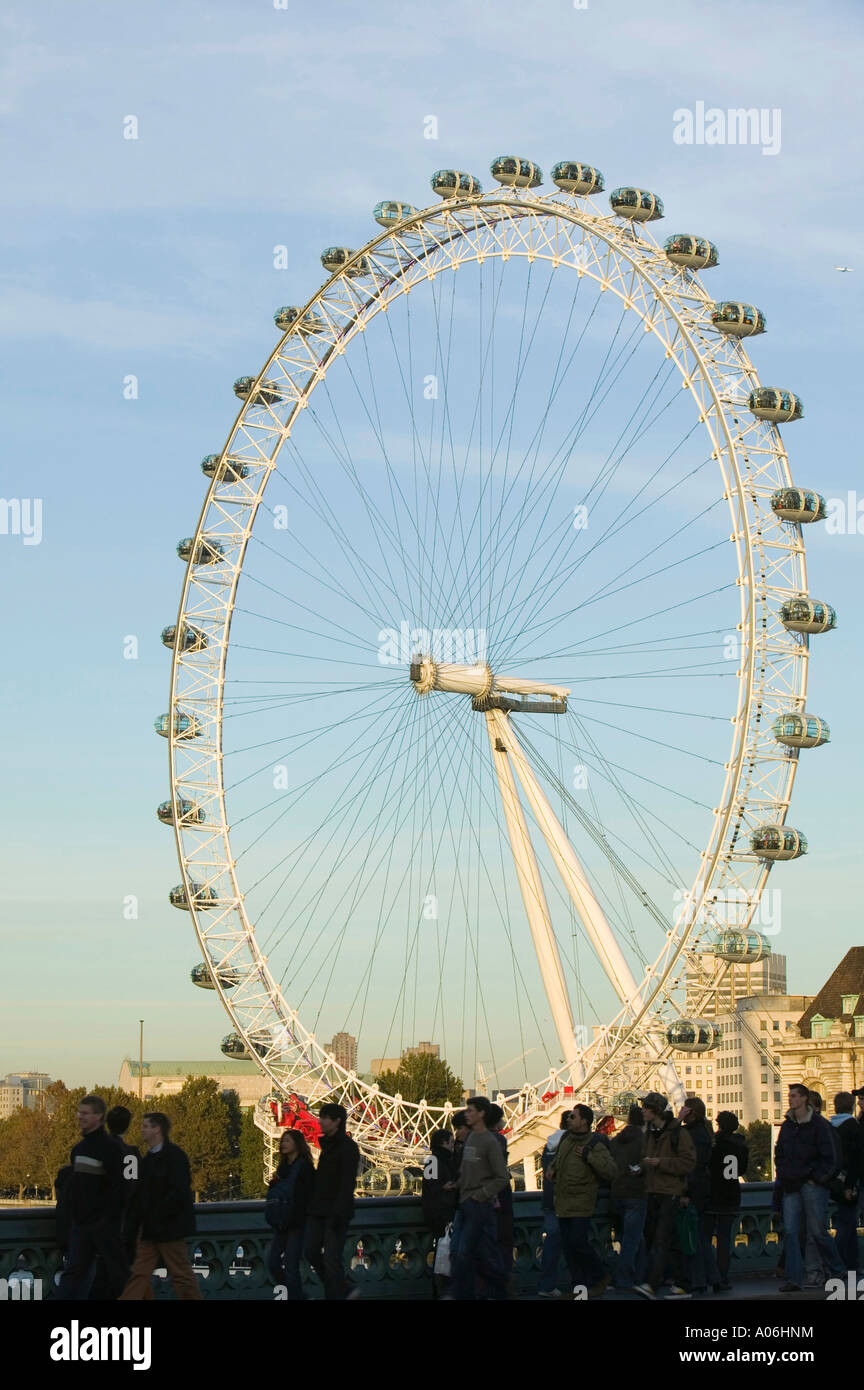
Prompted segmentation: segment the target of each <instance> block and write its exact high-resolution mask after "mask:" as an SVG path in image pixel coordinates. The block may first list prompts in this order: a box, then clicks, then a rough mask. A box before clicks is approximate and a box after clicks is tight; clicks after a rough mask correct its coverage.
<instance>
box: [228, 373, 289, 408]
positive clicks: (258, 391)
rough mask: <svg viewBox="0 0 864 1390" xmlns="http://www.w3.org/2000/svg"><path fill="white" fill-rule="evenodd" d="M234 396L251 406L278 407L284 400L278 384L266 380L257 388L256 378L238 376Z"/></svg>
mask: <svg viewBox="0 0 864 1390" xmlns="http://www.w3.org/2000/svg"><path fill="white" fill-rule="evenodd" d="M234 395H235V396H237V397H238V398H239V399H240V400H241V401H248V402H249V404H250V405H276V404H278V402H279V401H281V399H282V392H281V391H280V389H279V386H278V383H277V382H275V381H267V380H266V379H265V380H264V381H262V382H260V383H259V385H258V386H257V387H256V386H255V378H254V376H238V378H237V380H236V381H235V382H234Z"/></svg>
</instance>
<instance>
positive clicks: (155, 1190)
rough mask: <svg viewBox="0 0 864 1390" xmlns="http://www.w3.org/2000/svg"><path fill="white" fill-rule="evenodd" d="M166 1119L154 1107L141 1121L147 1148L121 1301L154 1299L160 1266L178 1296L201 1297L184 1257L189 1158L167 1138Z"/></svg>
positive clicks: (190, 1219)
mask: <svg viewBox="0 0 864 1390" xmlns="http://www.w3.org/2000/svg"><path fill="white" fill-rule="evenodd" d="M170 1129H171V1121H170V1120H169V1118H168V1116H167V1115H163V1114H161V1113H160V1112H158V1111H154V1112H153V1113H152V1114H149V1115H145V1116H144V1117H143V1119H142V1121H141V1138H142V1139H143V1140H144V1143H145V1144H146V1145H147V1152H146V1154H145V1155H144V1157H143V1159H142V1160H141V1165H140V1170H139V1171H140V1179H139V1181H140V1186H139V1189H138V1193H137V1197H136V1217H137V1225H138V1231H139V1235H138V1245H137V1249H136V1253H135V1263H134V1264H133V1266H132V1272H131V1274H130V1275H129V1282H128V1284H127V1285H126V1287H125V1289H124V1290H123V1292H122V1294H121V1295H120V1299H121V1300H122V1301H125V1302H127V1303H128V1302H133V1301H135V1300H137V1299H150V1298H152V1297H153V1286H152V1283H151V1276H152V1274H153V1271H154V1269H158V1268H159V1267H160V1266H162V1265H164V1266H165V1268H166V1269H167V1271H168V1275H169V1277H170V1279H171V1283H172V1285H173V1287H174V1292H175V1294H176V1295H177V1297H178V1298H180V1299H186V1300H190V1301H191V1300H195V1299H200V1298H201V1296H202V1295H201V1290H200V1289H199V1288H198V1282H197V1280H196V1278H195V1273H194V1270H193V1269H192V1265H191V1263H190V1260H189V1251H188V1249H187V1245H186V1239H185V1237H186V1236H191V1235H194V1234H195V1207H194V1203H193V1201H192V1181H191V1176H190V1172H189V1160H188V1158H187V1157H186V1155H185V1153H184V1152H183V1150H182V1149H181V1148H180V1147H179V1146H178V1145H177V1144H172V1143H171V1140H170V1139H169V1138H168V1134H169V1132H170Z"/></svg>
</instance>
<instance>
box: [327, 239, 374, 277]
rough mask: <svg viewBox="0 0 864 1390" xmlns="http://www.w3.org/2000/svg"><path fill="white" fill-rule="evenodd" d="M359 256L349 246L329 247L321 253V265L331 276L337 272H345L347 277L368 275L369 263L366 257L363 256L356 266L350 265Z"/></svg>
mask: <svg viewBox="0 0 864 1390" xmlns="http://www.w3.org/2000/svg"><path fill="white" fill-rule="evenodd" d="M356 255H357V252H356V251H352V250H351V249H350V247H348V246H328V247H327V248H326V249H325V250H324V251H322V252H321V264H322V265H323V267H324V269H325V270H328V271H329V272H330V274H331V275H335V274H336V273H337V271H340V270H344V272H345V274H346V275H368V274H369V262H368V260H367V259H366V257H365V256H361V257H360V259H359V261H356V262H355V264H354V265H350V266H349V264H348V262H349V261H351V260H353V258H354V257H355V256H356Z"/></svg>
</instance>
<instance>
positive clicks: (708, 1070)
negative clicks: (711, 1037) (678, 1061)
mask: <svg viewBox="0 0 864 1390" xmlns="http://www.w3.org/2000/svg"><path fill="white" fill-rule="evenodd" d="M862 1023H864V1019H862ZM705 1075H706V1076H710V1075H711V1067H710V1065H709V1066H707V1067H706V1068H705Z"/></svg>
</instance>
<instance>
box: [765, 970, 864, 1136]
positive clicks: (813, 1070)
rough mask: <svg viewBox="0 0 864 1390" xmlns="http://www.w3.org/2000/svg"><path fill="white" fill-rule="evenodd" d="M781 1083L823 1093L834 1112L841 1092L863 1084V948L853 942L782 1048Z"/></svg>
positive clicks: (829, 1109)
mask: <svg viewBox="0 0 864 1390" xmlns="http://www.w3.org/2000/svg"><path fill="white" fill-rule="evenodd" d="M781 1065H782V1072H783V1084H784V1087H785V1086H791V1085H792V1084H793V1083H801V1084H803V1085H804V1086H809V1088H810V1089H811V1090H816V1091H819V1092H820V1094H821V1095H822V1097H823V1100H824V1102H825V1108H826V1110H827V1111H828V1112H829V1113H830V1111H831V1110H832V1108H833V1106H832V1102H833V1100H834V1096H835V1095H836V1093H837V1092H838V1091H855V1090H857V1089H858V1087H859V1086H864V946H853V947H851V949H850V950H849V951H847V953H846V955H845V956H844V957H843V959H842V961H841V962H840V964H839V965H838V966H837V969H836V970H835V971H834V973H833V974H832V975H831V976H829V978H828V979H827V980H826V982H825V984H824V985H823V986H822V988H821V989H820V991H819V993H818V994H817V995H816V996H815V997H814V998H813V999H812V1000H810V1001H809V1002H808V1006H807V1008H806V1009H804V1010H802V1013H801V1016H800V1017H799V1019H798V1026H797V1028H796V1029H795V1033H794V1035H793V1036H790V1037H788V1038H785V1039H784V1045H783V1047H782V1049H781Z"/></svg>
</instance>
